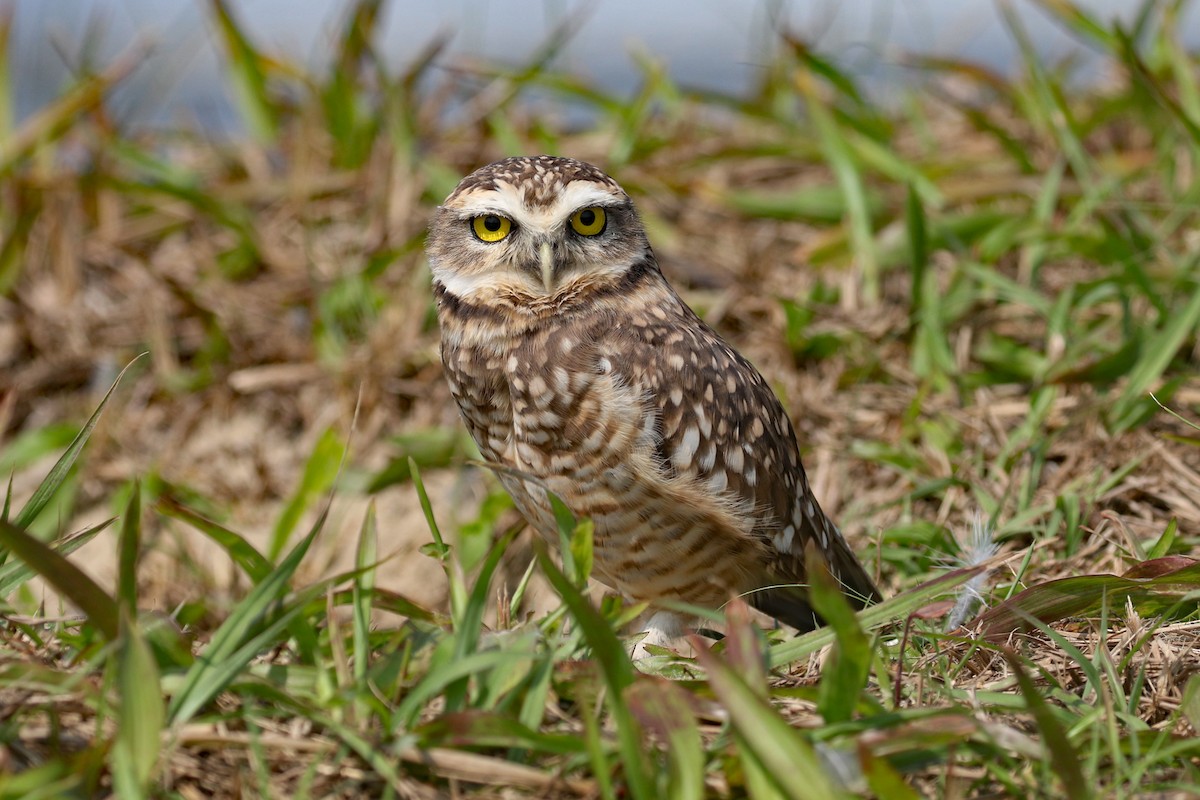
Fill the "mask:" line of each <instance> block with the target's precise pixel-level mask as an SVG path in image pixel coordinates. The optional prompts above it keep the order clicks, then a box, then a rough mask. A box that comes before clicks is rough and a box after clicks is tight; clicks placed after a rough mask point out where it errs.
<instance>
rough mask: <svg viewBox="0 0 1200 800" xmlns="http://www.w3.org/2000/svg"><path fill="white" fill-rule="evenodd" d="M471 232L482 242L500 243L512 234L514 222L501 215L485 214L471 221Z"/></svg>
mask: <svg viewBox="0 0 1200 800" xmlns="http://www.w3.org/2000/svg"><path fill="white" fill-rule="evenodd" d="M471 230H472V231H473V232H474V233H475V236H476V237H477V238H478V239H479V241H481V242H488V243H491V242H498V241H500V240H501V239H503V238H504V237H505V236H508V234H509V233H511V232H512V220H511V219H506V218H505V217H502V216H500V215H499V214H484V215H483V216H481V217H475V218H474V219H472V220H471Z"/></svg>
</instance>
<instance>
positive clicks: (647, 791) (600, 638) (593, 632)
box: [534, 540, 656, 800]
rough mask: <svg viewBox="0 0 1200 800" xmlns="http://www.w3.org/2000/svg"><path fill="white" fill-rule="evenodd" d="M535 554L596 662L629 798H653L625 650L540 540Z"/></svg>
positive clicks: (536, 545) (535, 546)
mask: <svg viewBox="0 0 1200 800" xmlns="http://www.w3.org/2000/svg"><path fill="white" fill-rule="evenodd" d="M534 552H535V553H536V554H537V560H538V563H539V564H540V565H541V567H542V572H543V574H545V576H546V579H547V580H549V581H550V585H551V586H552V587H553V588H554V591H555V592H557V593H558V596H559V597H561V598H562V600H563V603H565V604H566V606H567V608H568V609H569V610H570V612H571V617H572V618H573V619H574V620H575V622H576V623H577V624H578V625H579V627H580V629H581V630H582V631H583V636H584V638H585V639H586V640H587V642H588V644H589V645H591V648H592V656H593V657H594V658H595V659H596V660H597V661H598V662H599V664H600V671H601V674H602V675H603V676H604V683H605V686H606V687H607V690H608V691H607V695H606V699H607V703H608V707H609V709H610V711H611V713H612V715H613V718H614V719H615V721H616V726H617V741H618V747H619V749H620V753H621V764H622V766H623V767H624V771H625V780H626V781H627V782H628V784H629V790H630V792H631V794H632V795H633V796H634V797H635V798H638V800H644V799H647V798H651V797H655V796H656V792H655V791H654V789H653V788H652V786H653V784H652V783H651V781H650V777H649V775H648V774H647V768H646V765H645V762H644V760H643V753H642V749H641V748H642V743H641V735H640V731H639V729H638V725H637V723H636V721H635V720H634V718H633V715H632V714H631V713H630V711H629V706H628V705H626V703H625V700H624V694H623V693H624V691H625V689H626V688H627V687H628V686H629V685H630V684H631V683H633V675H634V673H633V664H632V663H630V661H629V656H628V655H627V654H626V652H625V648H624V646H623V645H622V644H621V641H620V640H619V639H618V638H617V635H616V634H615V633H613V630H612V628H611V627H610V626H609V624H608V623H607V622H606V621H605V620H604V618H603V617H602V616H600V613H599V612H598V611H596V609H595V608H593V607H592V604H591V603H590V602H588V600H587V598H586V597H584V596H583V594H582V593H581V592H580V590H579V589H578V588H576V586H575V585H574V583H573V582H572V581H571V580H570V579H569V578H568V577H567V576H566V575H564V574H563V572H562V571H561V570H559V569H558V567H556V566H554V562H553V561H552V560H551V558H550V556H549V554H548V553H547V552H546V546H545V544H544V543H543V542H542V541H541V540H535V541H534Z"/></svg>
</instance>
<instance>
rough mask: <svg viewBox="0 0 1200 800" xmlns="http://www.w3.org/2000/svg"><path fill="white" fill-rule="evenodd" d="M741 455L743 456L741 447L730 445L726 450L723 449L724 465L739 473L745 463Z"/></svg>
mask: <svg viewBox="0 0 1200 800" xmlns="http://www.w3.org/2000/svg"><path fill="white" fill-rule="evenodd" d="M742 456H743V454H742V448H740V447H731V448H729V449H728V450H726V451H725V466H726V468H728V469H730V470H732V471H734V472H736V473H737V474H739V475H741V474H742V468H743V466H744V465H745V462H744V460H743V457H742Z"/></svg>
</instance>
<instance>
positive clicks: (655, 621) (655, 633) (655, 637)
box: [632, 611, 690, 661]
mask: <svg viewBox="0 0 1200 800" xmlns="http://www.w3.org/2000/svg"><path fill="white" fill-rule="evenodd" d="M688 622H689V620H688V617H687V616H685V615H684V614H679V613H677V612H674V611H654V612H652V613H651V614H650V617H649V618H648V619H647V620H646V622H645V627H644V630H645V631H646V635H645V636H643V637H642V640H641V641H640V642H638V643H637V644H636V645H634V648H633V654H632V655H633V660H634V661H640V660H641V659H643V658H648V657H650V653H649V652H648V651H647V650H646V645H655V646H657V647H669V648H674V649H678V648H679V645H680V644H685V646H686V643H681V642H680V641H679V639H680V638H681V637H682V636H683V635H684V634H685V633H687V632H688V631H689V630H690V627H689V625H688ZM688 649H690V648H688Z"/></svg>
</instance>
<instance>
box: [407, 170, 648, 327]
mask: <svg viewBox="0 0 1200 800" xmlns="http://www.w3.org/2000/svg"><path fill="white" fill-rule="evenodd" d="M427 251H428V253H429V256H430V267H431V269H432V270H433V273H434V278H435V279H436V280H437V281H438V282H439V283H440V284H441V285H442V287H443V288H444V289H445V290H446V291H448V292H450V293H451V294H453V295H454V296H456V297H459V298H463V299H475V300H485V299H491V298H506V299H508V301H511V302H516V303H518V304H520V303H525V302H534V301H537V300H540V299H561V298H566V297H577V296H581V294H580V293H581V292H583V291H586V289H587V288H588V287H594V286H601V285H605V284H607V283H610V282H612V281H614V280H618V279H620V278H621V277H622V276H623V275H624V274H626V273H627V272H628V271H629V269H630V268H631V267H632V266H633V265H635V264H638V263H640V262H642V261H644V260H645V259H646V258H647V257H649V255H650V250H649V244H648V243H647V242H646V237H645V232H644V229H643V228H642V226H641V224H640V222H639V221H638V218H637V214H636V212H635V211H634V210H633V207H632V205H631V203H630V200H629V196H628V195H627V194H626V193H625V192H624V191H623V190H622V189H621V188H620V187H619V186H618V185H617V184H616V183H615V182H614V181H613V180H612V179H611V178H610V177H608V176H607V175H605V174H604V173H602V172H600V171H599V170H598V169H596V168H595V167H592V166H591V165H588V164H584V163H583V162H578V161H573V160H571V159H560V158H552V157H549V156H532V157H520V158H513V159H506V160H504V161H499V162H496V163H495V164H491V165H488V166H486V167H482V168H481V169H479V170H477V171H476V172H475V173H472V174H471V175H469V176H467V177H466V178H464V179H463V181H462V182H461V183H460V184H459V186H458V188H456V189H455V190H454V191H453V192H451V194H450V196H449V197H447V198H446V201H445V203H444V204H443V205H442V207H441V208H440V209H439V211H438V215H437V218H436V219H435V221H434V224H433V226H432V228H431V230H430V239H429V242H428V244H427Z"/></svg>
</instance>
